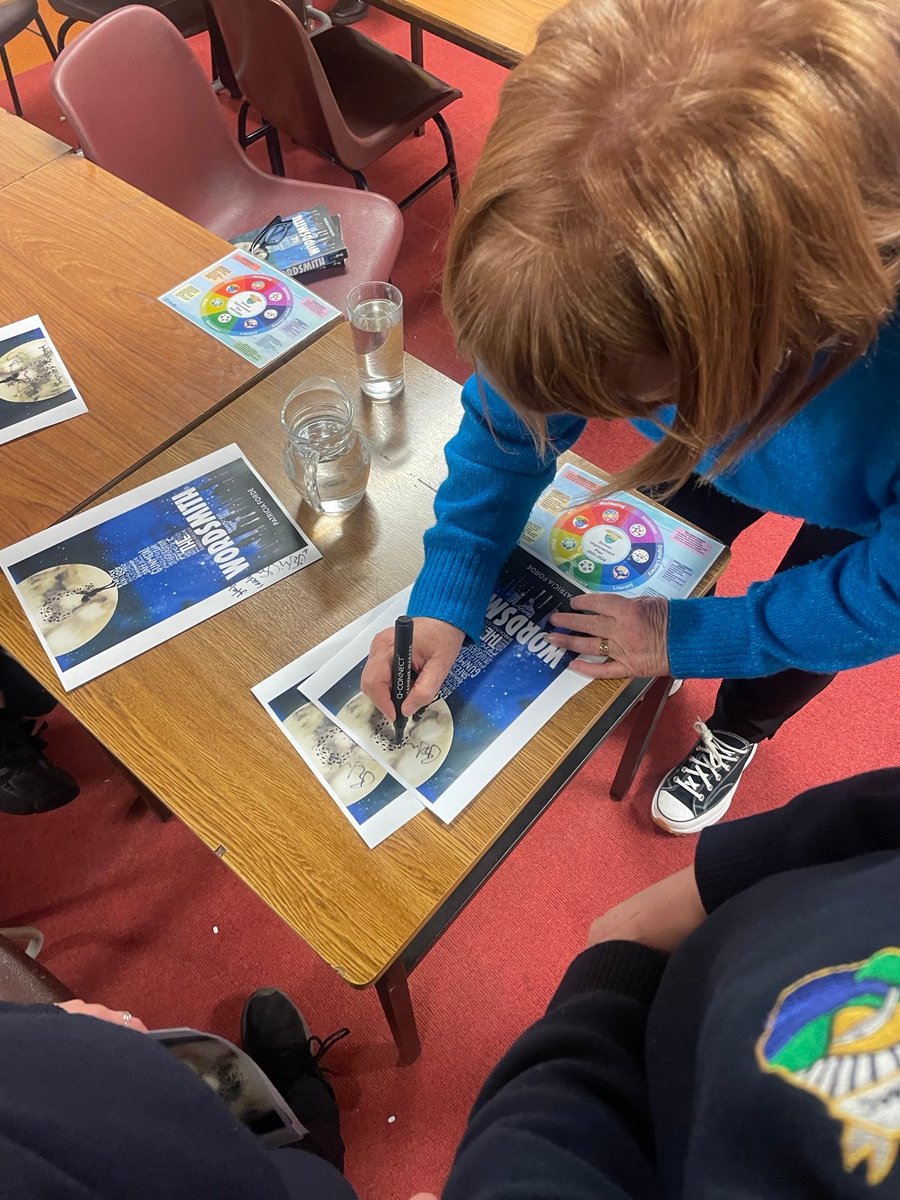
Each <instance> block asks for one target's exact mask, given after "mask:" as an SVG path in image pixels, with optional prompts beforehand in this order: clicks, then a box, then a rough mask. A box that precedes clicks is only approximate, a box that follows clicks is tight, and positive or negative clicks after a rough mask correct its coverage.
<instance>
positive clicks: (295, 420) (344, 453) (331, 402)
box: [281, 375, 369, 516]
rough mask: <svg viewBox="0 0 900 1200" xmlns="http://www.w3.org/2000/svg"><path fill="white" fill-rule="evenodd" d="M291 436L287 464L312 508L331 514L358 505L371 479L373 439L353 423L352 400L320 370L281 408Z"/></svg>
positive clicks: (291, 394) (290, 474)
mask: <svg viewBox="0 0 900 1200" xmlns="http://www.w3.org/2000/svg"><path fill="white" fill-rule="evenodd" d="M281 423H282V425H283V426H284V428H285V432H286V433H287V435H288V441H287V445H286V446H285V448H284V467H285V470H286V471H287V473H288V475H289V476H290V478H291V479H292V480H293V482H294V483H295V484H296V486H297V488H298V490H299V491H300V492H301V493H302V494H303V496H304V497H305V499H306V500H307V501H308V502H309V505H310V507H311V508H313V509H314V510H315V511H316V512H319V513H327V514H329V515H331V516H335V515H339V514H341V513H348V512H350V511H351V509H354V508H356V506H357V504H359V502H360V500H362V498H363V496H364V495H365V494H366V484H367V483H368V480H369V444H368V442H367V441H366V439H365V436H364V435H363V434H362V433H360V432H359V430H358V429H355V428H354V426H353V401H352V400H351V399H350V397H349V396H348V395H347V393H346V392H345V391H344V389H343V388H342V387H341V386H340V385H339V384H337V383H335V381H334V380H333V379H326V378H325V377H324V376H321V375H317V376H316V377H315V378H313V379H307V380H306V382H305V383H301V384H300V386H299V387H296V388H294V390H293V391H292V392H291V393H290V395H289V396H288V398H287V399H286V400H285V402H284V405H283V406H282V409H281Z"/></svg>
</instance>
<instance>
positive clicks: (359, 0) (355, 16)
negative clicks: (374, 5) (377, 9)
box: [328, 0, 369, 25]
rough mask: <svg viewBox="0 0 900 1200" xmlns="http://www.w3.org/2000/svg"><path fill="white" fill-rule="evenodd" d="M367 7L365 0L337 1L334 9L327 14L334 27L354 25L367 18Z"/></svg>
mask: <svg viewBox="0 0 900 1200" xmlns="http://www.w3.org/2000/svg"><path fill="white" fill-rule="evenodd" d="M368 13H369V5H368V4H367V3H366V0H337V4H335V6H334V8H332V9H331V11H330V12H329V13H328V15H329V17H331V20H332V23H333V24H334V25H355V24H356V22H357V21H361V20H362V19H363V17H365V16H368Z"/></svg>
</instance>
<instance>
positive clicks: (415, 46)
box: [409, 21, 425, 137]
mask: <svg viewBox="0 0 900 1200" xmlns="http://www.w3.org/2000/svg"><path fill="white" fill-rule="evenodd" d="M409 60H410V62H414V63H415V64H416V66H417V67H421V66H422V65H423V64H424V62H425V49H424V46H423V39H422V26H421V25H420V24H419V23H418V21H410V23H409ZM414 132H415V136H416V137H424V136H425V126H424V125H420V126H419V128H418V129H416V130H415V131H414Z"/></svg>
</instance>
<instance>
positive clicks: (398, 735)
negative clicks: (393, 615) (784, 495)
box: [391, 617, 413, 746]
mask: <svg viewBox="0 0 900 1200" xmlns="http://www.w3.org/2000/svg"><path fill="white" fill-rule="evenodd" d="M412 644H413V619H412V617H398V618H397V620H396V621H395V622H394V660H393V662H392V664H391V699H392V700H393V701H394V714H395V720H394V742H395V744H396V745H398V746H399V745H400V743H401V742H402V741H403V731H404V729H405V728H406V722H407V718H406V717H405V716H404V715H403V713H402V712H401V708H402V706H403V704H404V702H405V701H406V697H407V696H408V695H409V689H410V688H411V686H412Z"/></svg>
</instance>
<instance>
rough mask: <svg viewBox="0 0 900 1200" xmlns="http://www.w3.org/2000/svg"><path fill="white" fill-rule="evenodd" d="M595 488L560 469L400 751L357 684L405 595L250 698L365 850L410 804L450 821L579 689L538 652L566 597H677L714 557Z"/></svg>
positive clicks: (677, 527)
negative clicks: (477, 624) (480, 624)
mask: <svg viewBox="0 0 900 1200" xmlns="http://www.w3.org/2000/svg"><path fill="white" fill-rule="evenodd" d="M603 486H604V480H602V479H601V478H600V477H598V476H595V475H593V474H590V473H589V472H586V471H584V470H582V469H581V468H577V467H574V466H569V465H566V466H562V467H561V468H560V470H559V472H558V474H557V476H556V479H555V480H554V482H553V483H552V484H551V485H550V487H548V488H547V489H546V490H545V491H544V492H543V493H542V495H541V496H540V497H539V499H538V501H537V503H536V505H535V507H534V509H533V510H532V513H531V515H530V517H529V520H528V523H527V524H526V527H525V530H524V532H523V534H522V537H521V539H520V543H519V545H518V546H517V547H516V548H515V549H514V550H513V552H512V554H511V555H510V557H509V559H508V560H507V562H506V563H505V564H504V567H503V569H502V571H501V573H500V576H499V578H498V580H497V583H496V585H495V589H494V592H493V595H492V596H491V600H490V604H489V605H488V610H487V614H486V616H485V624H484V629H483V632H482V634H481V637H480V638H479V640H478V641H477V642H473V641H472V640H471V639H469V638H467V639H466V641H465V643H464V645H463V647H462V650H461V651H460V653H459V656H458V657H457V659H456V662H455V663H454V665H453V667H452V668H451V670H450V673H449V674H448V676H447V679H446V681H445V683H444V686H443V687H442V688H441V691H440V693H439V695H438V697H437V699H436V700H434V702H433V703H432V704H429V705H428V706H427V707H426V708H425V709H423V710H422V712H421V713H420V714H418V715H417V717H416V718H414V719H413V720H411V721H410V722H409V723H408V724H407V727H406V731H405V734H404V739H403V742H402V744H401V745H400V746H395V745H394V741H393V728H392V723H391V722H389V721H388V720H387V719H386V718H385V717H383V716H382V714H381V713H379V712H378V710H377V709H376V708H375V707H374V706H373V705H372V704H371V703H370V701H369V700H368V699H367V697H366V696H364V695H363V693H362V690H361V687H360V681H361V677H362V672H363V668H364V667H365V664H366V659H367V656H368V652H369V645H370V643H371V640H372V636H373V634H374V633H375V632H376V631H377V630H378V629H383V628H386V627H388V626H390V625H392V624H393V622H394V620H395V619H396V618H397V617H398V616H400V615H401V614H402V613H405V611H406V606H407V603H408V598H409V590H407V591H404V592H401V593H399V594H398V595H397V596H395V597H394V598H393V599H392V600H390V601H388V602H387V603H386V604H385V605H382V606H381V607H380V608H378V609H376V610H374V611H373V612H371V613H369V614H367V616H366V617H364V618H362V619H361V620H360V621H356V622H354V623H353V625H351V626H350V627H348V629H346V630H344V633H343V636H341V635H336V637H335V638H330V639H329V640H328V641H327V642H325V643H323V645H322V646H320V647H318V648H317V650H316V651H312V652H311V653H310V654H308V655H304V656H303V657H302V658H300V659H298V660H297V661H296V662H295V663H292V664H291V665H290V666H289V667H286V668H284V670H283V671H280V672H278V674H277V675H274V676H272V678H271V679H269V680H267V681H266V682H265V683H263V684H260V685H259V687H258V688H256V689H254V691H255V693H256V694H257V696H258V698H259V699H260V700H261V701H262V702H263V704H265V705H266V707H267V708H268V710H269V712H270V714H271V715H272V716H273V718H274V719H275V720H276V722H277V723H278V724H279V726H280V727H281V728H282V730H283V731H284V732H285V734H286V736H287V737H288V738H289V739H290V740H291V742H292V743H293V745H294V746H295V748H296V749H297V750H298V751H299V753H300V754H301V755H302V756H303V758H304V760H305V761H306V762H307V763H308V764H309V765H310V767H311V769H312V770H313V771H314V772H315V773H316V775H317V777H318V778H319V779H320V781H321V782H322V783H323V785H324V786H325V787H326V788H327V789H328V791H329V793H330V794H331V795H332V797H333V798H334V799H335V800H336V801H337V803H338V804H339V805H340V806H341V808H342V811H343V812H344V814H345V816H347V818H348V819H349V820H351V821H352V822H353V823H354V824H355V825H356V827H357V829H358V831H359V832H360V834H361V836H362V837H363V838H365V840H366V842H367V844H368V845H376V844H377V842H379V841H381V840H382V839H383V838H385V837H387V836H388V835H389V834H390V833H392V832H393V831H394V830H395V829H397V828H399V827H400V825H402V824H403V823H404V821H406V820H409V818H410V817H411V816H414V815H415V813H416V812H417V811H418V810H419V808H420V807H424V808H425V809H426V810H428V811H431V812H433V813H434V814H435V815H436V816H438V817H439V818H440V819H441V820H443V821H447V822H449V821H451V820H453V818H454V817H455V816H457V815H458V814H459V813H460V812H461V811H462V810H463V809H464V808H465V807H466V805H467V804H468V803H469V802H470V801H471V800H472V799H474V797H475V796H477V795H478V793H479V792H480V791H481V790H482V788H484V787H485V786H486V784H488V783H489V782H490V780H491V779H493V778H494V776H495V775H496V774H497V773H498V771H500V769H501V768H502V767H504V766H505V765H506V764H507V763H508V762H509V761H510V759H511V758H512V757H513V756H514V755H515V754H516V752H517V751H518V750H520V749H521V748H522V747H523V746H524V745H526V743H527V742H528V741H529V740H530V739H531V738H533V737H534V736H535V735H536V734H537V732H538V731H539V730H540V729H541V728H542V726H543V725H544V724H545V723H546V722H547V721H548V720H549V719H550V717H551V716H553V714H554V713H556V712H557V711H558V710H559V709H560V708H561V707H562V705H563V704H564V703H565V702H566V700H568V699H569V698H570V697H571V696H573V695H575V694H576V693H577V692H578V691H580V690H581V688H582V687H585V686H586V685H587V683H588V682H589V680H588V679H587V678H586V677H585V676H582V675H577V674H575V672H573V671H567V670H566V667H567V666H568V664H569V662H571V661H572V659H573V657H574V655H572V654H570V653H568V652H566V651H563V650H561V649H559V648H557V647H554V646H552V645H551V644H550V643H549V642H548V641H547V637H546V629H547V622H548V618H549V616H550V613H552V612H554V611H555V610H556V609H557V608H558V607H559V606H560V605H561V604H562V603H563V602H564V601H565V600H571V599H572V598H573V597H574V596H577V595H579V594H581V593H584V592H587V591H617V592H622V593H625V594H631V595H636V596H637V595H662V596H667V597H670V598H673V597H682V596H688V595H690V594H691V593H692V592H693V591H694V589H695V588H696V586H697V584H698V583H699V582H700V581H701V579H702V578H703V576H704V575H705V574H706V572H707V571H708V569H709V568H710V566H712V564H713V563H714V562H715V561H716V559H717V558H718V556H719V554H720V553H721V552H722V549H723V547H722V545H721V543H719V542H717V541H715V540H714V539H712V538H709V537H706V536H705V535H702V534H700V533H699V531H697V530H695V529H693V528H692V527H691V526H689V525H686V524H684V523H683V522H681V521H679V520H678V519H677V518H676V517H674V516H673V515H670V514H667V513H663V512H660V511H659V510H658V509H656V508H654V507H653V506H652V505H651V504H649V503H647V502H645V501H644V500H643V499H642V498H641V497H640V496H638V495H632V494H630V493H618V494H616V495H614V496H612V497H610V498H608V499H603V500H595V499H594V497H595V494H596V492H597V491H598V490H600V489H601V488H602V487H603ZM310 701H312V702H313V703H312V704H311V703H310ZM314 706H315V707H314ZM360 753H362V754H364V757H362V758H361V757H359V754H360ZM364 789H369V791H368V792H367V797H362V796H360V797H359V799H360V801H362V802H361V803H359V804H358V805H357V803H356V802H355V801H354V799H353V797H354V795H355V794H356V791H357V790H359V791H360V792H361V791H362V790H364ZM368 797H371V800H370V801H369V804H368V805H367V803H366V801H367V798H368ZM416 799H417V800H418V805H416V803H415V801H416ZM370 808H371V811H370ZM370 822H371V824H370Z"/></svg>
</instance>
